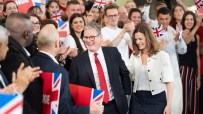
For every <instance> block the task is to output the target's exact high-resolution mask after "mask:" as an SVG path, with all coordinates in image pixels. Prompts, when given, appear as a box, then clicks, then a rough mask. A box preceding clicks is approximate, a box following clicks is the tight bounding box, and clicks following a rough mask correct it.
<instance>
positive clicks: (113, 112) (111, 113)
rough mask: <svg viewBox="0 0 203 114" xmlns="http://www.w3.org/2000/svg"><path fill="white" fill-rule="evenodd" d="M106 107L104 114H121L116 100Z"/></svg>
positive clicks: (105, 105)
mask: <svg viewBox="0 0 203 114" xmlns="http://www.w3.org/2000/svg"><path fill="white" fill-rule="evenodd" d="M103 105H104V113H103V114H120V113H119V110H118V107H117V106H116V102H115V100H113V101H110V102H108V103H107V104H103Z"/></svg>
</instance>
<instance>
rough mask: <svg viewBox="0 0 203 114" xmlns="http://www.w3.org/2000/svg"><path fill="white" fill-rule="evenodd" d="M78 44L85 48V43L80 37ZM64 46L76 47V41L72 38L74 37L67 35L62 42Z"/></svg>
mask: <svg viewBox="0 0 203 114" xmlns="http://www.w3.org/2000/svg"><path fill="white" fill-rule="evenodd" d="M79 41H80V44H81V46H82V48H83V50H86V47H85V44H84V42H83V40H82V39H81V38H80V39H79ZM63 45H64V46H65V47H68V46H70V48H77V45H76V42H75V40H74V38H73V37H72V36H71V35H68V36H67V37H66V38H65V39H64V44H63Z"/></svg>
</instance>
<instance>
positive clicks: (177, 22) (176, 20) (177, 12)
mask: <svg viewBox="0 0 203 114" xmlns="http://www.w3.org/2000/svg"><path fill="white" fill-rule="evenodd" d="M185 11H186V10H185V9H184V7H183V6H182V5H180V4H176V5H175V6H174V7H173V9H172V17H171V22H170V25H171V26H172V27H173V28H174V29H175V30H182V25H181V21H182V17H183V14H184V13H185Z"/></svg>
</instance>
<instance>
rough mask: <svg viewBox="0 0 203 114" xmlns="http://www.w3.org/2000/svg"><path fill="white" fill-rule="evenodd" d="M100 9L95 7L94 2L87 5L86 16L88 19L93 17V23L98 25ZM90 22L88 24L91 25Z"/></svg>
mask: <svg viewBox="0 0 203 114" xmlns="http://www.w3.org/2000/svg"><path fill="white" fill-rule="evenodd" d="M99 14H100V9H99V8H97V6H94V2H92V1H88V2H87V5H86V10H85V15H86V17H87V18H88V16H90V15H91V16H93V18H92V21H91V22H96V23H100V15H99ZM91 22H88V23H91Z"/></svg>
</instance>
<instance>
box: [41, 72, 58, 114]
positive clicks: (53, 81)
mask: <svg viewBox="0 0 203 114" xmlns="http://www.w3.org/2000/svg"><path fill="white" fill-rule="evenodd" d="M41 78H42V81H43V101H42V103H43V106H42V109H43V110H42V114H57V113H58V107H59V99H60V98H59V96H60V88H61V78H62V75H61V73H51V72H43V73H42V74H41Z"/></svg>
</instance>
